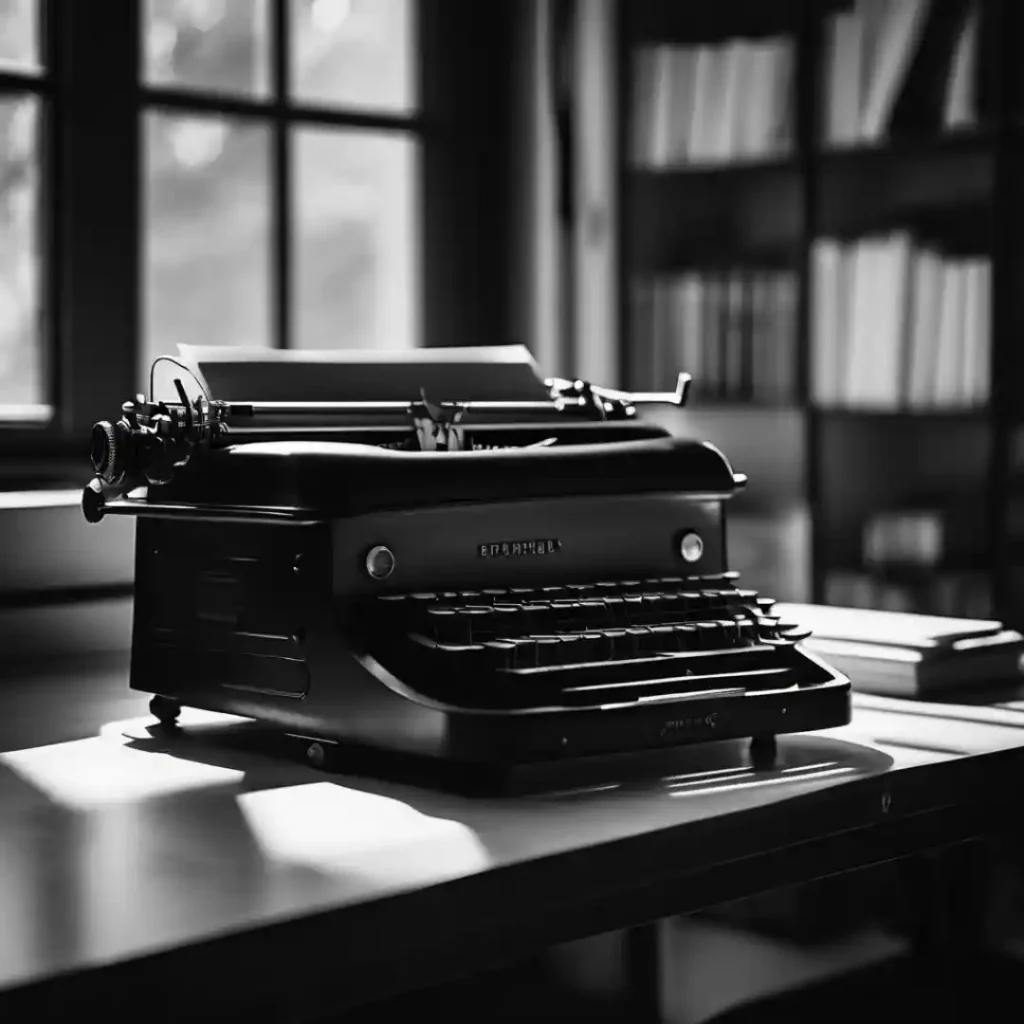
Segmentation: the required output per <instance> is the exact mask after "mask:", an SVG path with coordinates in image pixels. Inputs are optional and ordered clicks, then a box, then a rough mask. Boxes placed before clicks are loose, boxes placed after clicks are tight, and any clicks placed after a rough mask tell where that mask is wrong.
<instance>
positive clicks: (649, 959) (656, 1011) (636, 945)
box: [623, 921, 662, 1024]
mask: <svg viewBox="0 0 1024 1024" xmlns="http://www.w3.org/2000/svg"><path fill="white" fill-rule="evenodd" d="M661 941H662V928H661V922H660V921H652V922H649V923H648V924H640V925H637V926H636V927H634V928H630V929H628V931H627V932H626V941H625V947H624V950H623V952H624V956H625V965H624V966H625V980H626V986H625V987H626V1000H627V1004H628V1006H629V1019H630V1020H631V1021H636V1022H637V1024H661V1021H662V1014H661V993H662V985H661V963H662V949H661Z"/></svg>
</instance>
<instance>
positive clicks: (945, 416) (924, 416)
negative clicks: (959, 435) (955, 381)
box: [810, 405, 990, 426]
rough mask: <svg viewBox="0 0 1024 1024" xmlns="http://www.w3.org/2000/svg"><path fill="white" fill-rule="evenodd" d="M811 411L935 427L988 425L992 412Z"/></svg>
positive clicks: (816, 408)
mask: <svg viewBox="0 0 1024 1024" xmlns="http://www.w3.org/2000/svg"><path fill="white" fill-rule="evenodd" d="M810 411H811V412H813V413H814V414H815V415H816V416H819V417H822V418H829V419H836V420H840V419H845V420H863V421H864V422H866V423H874V422H877V421H879V420H883V421H885V422H888V423H893V422H895V423H899V424H901V425H906V424H918V423H919V424H921V425H922V426H925V425H933V424H935V423H936V422H940V423H943V422H949V421H951V420H953V421H958V422H965V421H966V422H972V421H975V422H978V423H979V424H982V425H986V426H987V425H988V421H989V416H990V412H989V410H988V409H985V408H970V409H859V408H853V407H850V408H845V407H842V406H820V405H811V406H810Z"/></svg>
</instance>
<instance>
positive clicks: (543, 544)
mask: <svg viewBox="0 0 1024 1024" xmlns="http://www.w3.org/2000/svg"><path fill="white" fill-rule="evenodd" d="M561 550H562V542H561V541H560V540H559V539H558V538H557V537H549V538H547V539H541V540H502V541H491V542H490V543H488V544H480V545H479V546H478V547H477V549H476V553H477V557H478V558H536V557H538V556H540V555H553V554H555V553H556V552H558V551H561Z"/></svg>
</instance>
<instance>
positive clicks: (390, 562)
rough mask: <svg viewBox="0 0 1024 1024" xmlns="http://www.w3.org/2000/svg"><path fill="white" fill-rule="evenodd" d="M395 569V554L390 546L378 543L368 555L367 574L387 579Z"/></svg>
mask: <svg viewBox="0 0 1024 1024" xmlns="http://www.w3.org/2000/svg"><path fill="white" fill-rule="evenodd" d="M394 571H395V556H394V554H393V553H392V551H391V549H390V548H387V547H385V546H384V545H383V544H378V545H376V546H375V547H372V548H370V550H369V552H368V553H367V555H366V574H367V575H368V576H369V577H370V578H371V579H374V580H386V579H387V578H388V577H389V576H390V575H391V574H392V573H393V572H394Z"/></svg>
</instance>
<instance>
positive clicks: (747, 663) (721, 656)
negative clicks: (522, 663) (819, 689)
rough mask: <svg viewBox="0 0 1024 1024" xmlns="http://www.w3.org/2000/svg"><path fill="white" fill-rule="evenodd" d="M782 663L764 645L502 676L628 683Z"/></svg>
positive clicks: (549, 667) (537, 680)
mask: <svg viewBox="0 0 1024 1024" xmlns="http://www.w3.org/2000/svg"><path fill="white" fill-rule="evenodd" d="M775 664H778V651H777V649H776V648H774V647H767V646H765V645H763V644H761V645H758V646H756V647H735V648H731V649H726V650H720V651H694V652H692V653H687V654H662V655H654V656H653V657H649V658H636V659H632V658H624V659H621V660H618V661H590V662H583V663H580V662H576V663H572V664H569V665H542V666H538V667H537V668H505V669H499V670H498V673H499V674H501V675H506V676H511V677H512V678H514V679H520V680H522V681H523V682H534V683H538V684H546V683H553V682H555V681H556V680H557V683H558V685H560V686H564V685H566V683H568V682H570V681H571V678H572V677H573V676H579V679H580V682H581V683H582V682H587V683H626V682H633V681H637V682H639V681H643V680H656V679H666V678H672V677H674V676H682V675H687V674H692V675H695V676H697V675H702V676H703V675H715V674H718V673H722V672H728V673H736V674H742V673H746V672H751V671H753V670H755V669H759V668H766V667H772V666H773V665H775Z"/></svg>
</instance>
